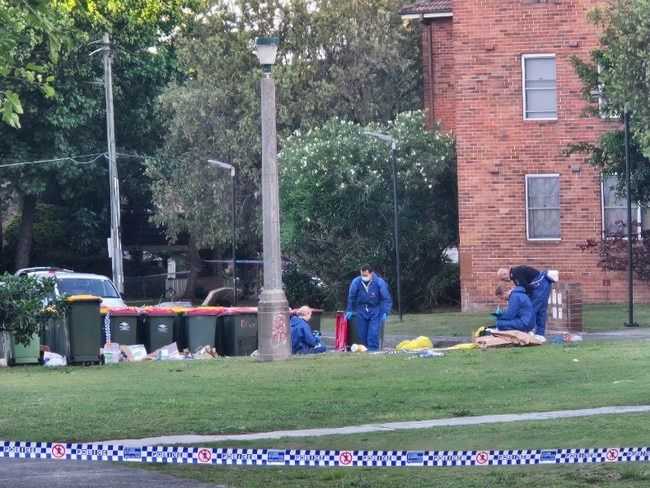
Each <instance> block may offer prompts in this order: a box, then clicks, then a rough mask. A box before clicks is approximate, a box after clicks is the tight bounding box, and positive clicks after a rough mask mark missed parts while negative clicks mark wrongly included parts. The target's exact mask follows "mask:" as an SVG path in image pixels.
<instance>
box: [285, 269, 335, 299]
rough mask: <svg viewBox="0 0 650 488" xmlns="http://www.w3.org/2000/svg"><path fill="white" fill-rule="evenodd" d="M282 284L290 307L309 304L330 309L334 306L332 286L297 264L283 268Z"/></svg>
mask: <svg viewBox="0 0 650 488" xmlns="http://www.w3.org/2000/svg"><path fill="white" fill-rule="evenodd" d="M282 285H283V286H284V292H285V294H286V296H287V301H288V302H289V306H290V307H293V308H298V307H301V306H303V305H309V306H310V307H312V308H320V309H325V310H330V311H331V310H333V308H334V304H333V302H332V292H331V290H330V288H329V287H328V286H327V285H326V284H325V283H323V282H322V281H321V280H320V279H318V278H316V277H314V276H311V275H309V273H305V272H304V271H303V270H301V269H300V268H299V267H298V266H297V265H295V264H289V265H288V266H286V267H285V268H284V269H283V270H282Z"/></svg>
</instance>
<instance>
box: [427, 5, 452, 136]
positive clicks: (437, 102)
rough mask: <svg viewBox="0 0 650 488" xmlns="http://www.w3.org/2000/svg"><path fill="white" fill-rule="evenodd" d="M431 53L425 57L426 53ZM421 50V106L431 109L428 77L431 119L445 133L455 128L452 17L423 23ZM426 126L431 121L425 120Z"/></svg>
mask: <svg viewBox="0 0 650 488" xmlns="http://www.w3.org/2000/svg"><path fill="white" fill-rule="evenodd" d="M430 50H431V51H432V52H431V55H430V56H428V55H427V53H429V52H430ZM422 52H423V53H424V60H423V61H424V62H423V67H424V73H425V76H424V106H425V107H427V110H428V111H430V110H431V88H430V78H429V76H430V75H432V76H433V79H434V80H435V81H434V85H433V90H434V92H433V113H434V119H435V120H436V121H437V122H439V123H441V124H442V129H443V130H444V131H445V132H448V131H452V132H453V131H454V130H455V129H456V99H455V98H454V97H453V96H452V95H451V94H453V93H454V81H455V78H456V77H455V74H454V38H453V20H452V19H451V18H442V19H437V20H436V21H435V22H427V23H425V24H424V25H423V26H422ZM427 124H428V126H427V128H428V129H431V123H430V121H429V119H428V122H427Z"/></svg>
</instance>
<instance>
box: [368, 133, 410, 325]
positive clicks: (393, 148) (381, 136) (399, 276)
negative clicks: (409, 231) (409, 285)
mask: <svg viewBox="0 0 650 488" xmlns="http://www.w3.org/2000/svg"><path fill="white" fill-rule="evenodd" d="M364 134H365V135H367V136H369V137H376V138H377V139H381V140H382V141H388V142H390V143H391V151H390V152H391V159H392V162H393V210H394V213H395V215H394V221H395V266H396V267H397V313H398V314H399V321H400V322H402V268H401V265H400V258H399V208H398V200H397V140H396V139H394V138H393V137H391V136H387V135H386V134H379V133H377V132H364Z"/></svg>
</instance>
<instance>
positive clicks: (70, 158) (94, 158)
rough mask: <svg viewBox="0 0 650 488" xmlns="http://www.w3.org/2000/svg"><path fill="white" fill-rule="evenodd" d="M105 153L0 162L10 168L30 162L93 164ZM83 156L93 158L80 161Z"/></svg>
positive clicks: (0, 166) (3, 166)
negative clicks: (18, 161)
mask: <svg viewBox="0 0 650 488" xmlns="http://www.w3.org/2000/svg"><path fill="white" fill-rule="evenodd" d="M104 156H105V153H99V154H85V155H82V156H66V157H65V158H55V159H40V160H37V161H22V162H20V163H8V164H0V168H9V167H12V166H26V165H28V164H46V163H58V162H62V161H70V162H72V163H74V164H91V163H94V162H95V161H97V160H98V159H99V158H101V157H104ZM81 158H92V159H90V160H88V161H79V159H81Z"/></svg>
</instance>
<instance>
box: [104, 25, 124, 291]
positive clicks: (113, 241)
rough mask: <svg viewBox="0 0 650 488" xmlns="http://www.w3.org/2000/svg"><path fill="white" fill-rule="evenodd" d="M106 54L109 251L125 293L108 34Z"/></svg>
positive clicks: (116, 278)
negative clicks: (109, 206) (109, 211)
mask: <svg viewBox="0 0 650 488" xmlns="http://www.w3.org/2000/svg"><path fill="white" fill-rule="evenodd" d="M102 51H103V54H104V89H105V91H106V137H107V139H108V178H109V187H110V201H111V237H110V243H109V249H110V254H111V259H112V264H113V283H114V284H115V287H116V288H117V290H118V291H119V292H120V293H124V267H123V261H122V259H123V256H122V230H121V226H120V182H119V179H118V177H117V160H116V156H115V122H114V118H113V80H112V75H111V54H112V50H111V44H110V42H109V38H108V33H104V36H103V37H102Z"/></svg>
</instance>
